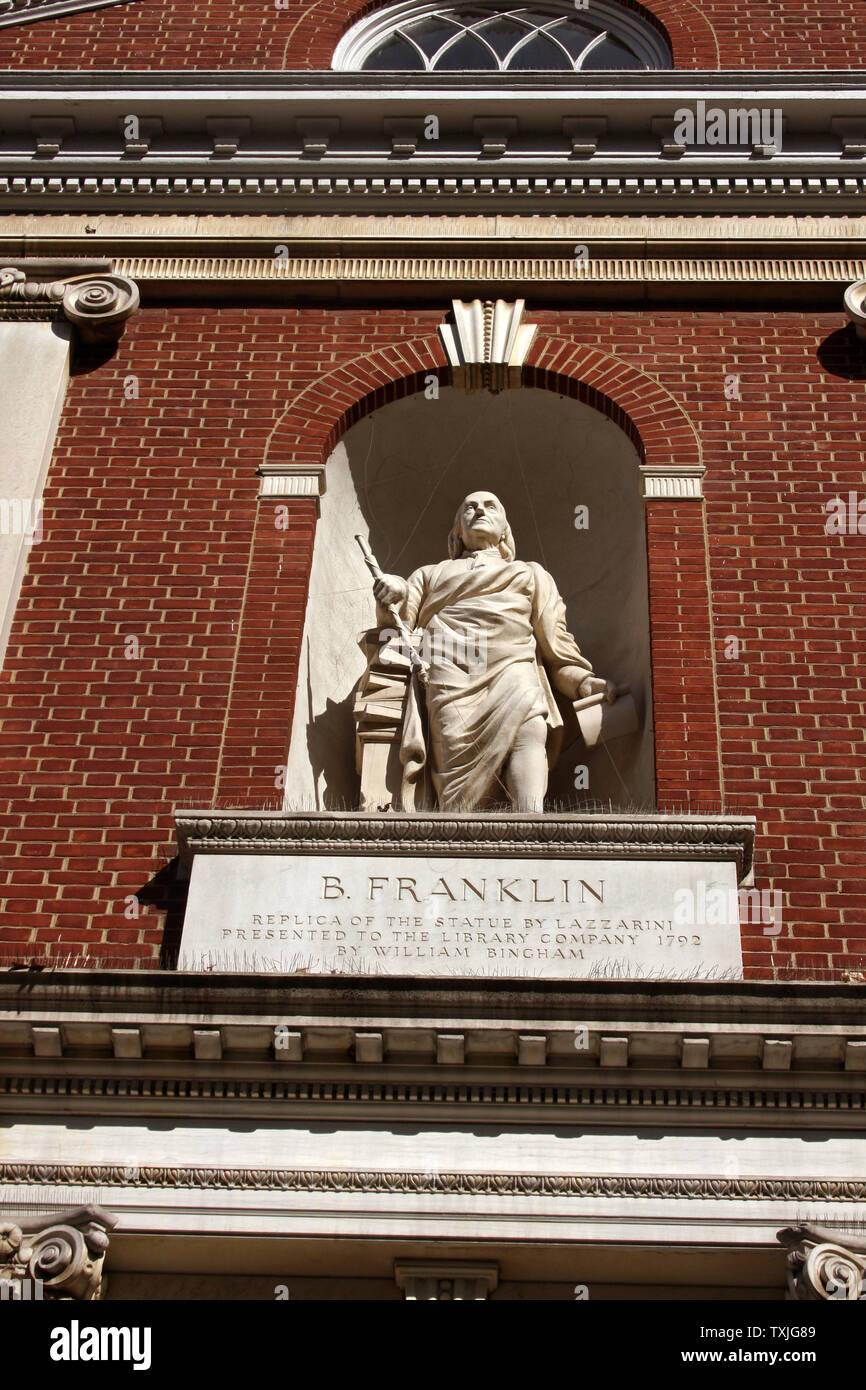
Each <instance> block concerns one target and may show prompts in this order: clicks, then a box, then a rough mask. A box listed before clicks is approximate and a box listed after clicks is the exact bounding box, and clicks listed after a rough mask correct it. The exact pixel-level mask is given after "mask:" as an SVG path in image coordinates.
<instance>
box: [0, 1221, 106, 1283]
mask: <svg viewBox="0 0 866 1390" xmlns="http://www.w3.org/2000/svg"><path fill="white" fill-rule="evenodd" d="M116 1225H117V1218H116V1217H115V1216H112V1214H111V1213H110V1212H108V1211H105V1210H104V1208H102V1207H98V1206H89V1207H77V1208H76V1209H75V1210H74V1211H64V1212H58V1213H56V1214H55V1215H52V1216H47V1217H38V1218H35V1219H30V1220H19V1222H18V1223H17V1224H16V1223H15V1222H14V1221H7V1222H3V1223H0V1280H2V1281H3V1283H4V1286H5V1289H4V1292H5V1291H7V1290H8V1291H9V1292H10V1293H11V1296H12V1297H13V1298H25V1299H28V1298H34V1297H35V1298H37V1299H48V1300H77V1301H83V1302H91V1301H93V1300H94V1299H100V1298H102V1297H103V1296H104V1293H105V1278H104V1274H103V1266H104V1263H105V1256H106V1253H107V1251H108V1239H109V1232H110V1231H112V1230H113V1229H114V1227H115V1226H116Z"/></svg>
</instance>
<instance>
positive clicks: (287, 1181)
mask: <svg viewBox="0 0 866 1390" xmlns="http://www.w3.org/2000/svg"><path fill="white" fill-rule="evenodd" d="M0 1183H7V1184H12V1183H14V1184H30V1185H32V1186H36V1187H39V1186H45V1187H48V1186H55V1185H57V1184H61V1183H67V1184H73V1185H76V1186H82V1185H91V1184H92V1185H94V1186H100V1187H102V1186H106V1187H108V1186H120V1187H127V1188H160V1187H169V1188H217V1189H222V1190H228V1191H238V1190H240V1191H263V1192H364V1193H370V1192H385V1193H389V1192H390V1193H400V1192H405V1193H410V1194H411V1193H421V1192H425V1193H427V1192H429V1193H434V1192H447V1193H454V1194H459V1195H466V1196H479V1197H483V1196H491V1197H609V1198H615V1199H617V1200H619V1199H621V1198H624V1197H632V1198H636V1199H641V1198H652V1197H663V1198H668V1199H670V1200H672V1201H682V1200H686V1201H741V1202H742V1201H746V1202H773V1201H776V1202H798V1201H799V1202H811V1201H821V1202H846V1203H849V1202H863V1201H866V1180H861V1179H855V1178H848V1179H842V1180H838V1179H833V1178H770V1177H753V1178H728V1177H697V1178H685V1177H667V1176H657V1175H655V1174H654V1175H651V1176H649V1175H645V1174H641V1175H634V1176H632V1175H627V1174H588V1173H580V1174H574V1173H543V1174H535V1173H431V1172H421V1173H416V1172H400V1171H390V1172H386V1171H372V1170H366V1171H364V1170H354V1169H312V1168H181V1167H165V1168H163V1167H153V1166H150V1165H130V1166H123V1165H122V1164H101V1163H93V1164H90V1163H88V1164H83V1163H2V1164H0Z"/></svg>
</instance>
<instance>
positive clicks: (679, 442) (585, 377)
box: [524, 334, 701, 465]
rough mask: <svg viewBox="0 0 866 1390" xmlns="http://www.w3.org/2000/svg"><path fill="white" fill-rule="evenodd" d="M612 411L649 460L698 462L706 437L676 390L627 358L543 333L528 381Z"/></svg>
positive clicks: (532, 355) (531, 359) (535, 348)
mask: <svg viewBox="0 0 866 1390" xmlns="http://www.w3.org/2000/svg"><path fill="white" fill-rule="evenodd" d="M563 384H564V386H565V393H566V394H567V395H572V396H575V397H577V399H579V400H583V401H585V402H586V403H587V404H589V405H592V406H594V407H595V408H596V409H597V410H602V411H603V412H604V414H605V415H609V416H610V418H611V419H612V420H613V421H614V423H615V424H617V425H619V427H620V429H622V430H624V431H625V433H626V434H627V435H628V436H629V438H630V439H631V441H632V443H633V444H634V446H635V448H636V449H637V451H638V453H639V454H640V455H641V460H642V462H644V463H648V464H678V465H685V464H691V465H696V464H700V463H701V443H700V439H699V437H698V433H697V430H696V429H695V427H694V425H693V424H692V421H691V420H690V418H689V416H688V415H687V414H686V412H685V410H684V409H683V407H682V406H681V405H680V403H679V401H678V400H677V399H676V397H675V396H672V395H671V393H670V391H668V390H667V388H666V387H664V386H662V384H661V382H660V381H659V380H658V379H657V378H656V377H654V376H650V375H649V374H648V373H647V372H644V371H641V370H640V368H638V367H636V366H634V364H633V363H632V362H629V361H628V359H627V358H624V357H616V356H614V355H613V353H610V352H602V351H601V350H600V349H599V348H594V347H591V346H589V345H588V344H586V343H575V342H574V341H572V340H570V339H568V338H556V337H553V336H547V335H546V334H541V335H540V336H539V337H538V338H536V340H535V342H534V344H533V346H532V351H531V353H530V355H529V365H528V366H527V367H526V368H524V385H526V386H547V387H550V388H552V389H553V390H562V389H563Z"/></svg>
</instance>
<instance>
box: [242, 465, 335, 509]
mask: <svg viewBox="0 0 866 1390" xmlns="http://www.w3.org/2000/svg"><path fill="white" fill-rule="evenodd" d="M258 472H259V478H260V479H261V482H260V484H259V500H261V499H262V498H265V497H270V498H274V499H277V498H282V497H296V498H297V497H312V498H314V499H315V502H316V515H317V516H318V514H319V498H320V497H321V496H323V494H324V491H325V465H324V464H322V465H321V467H319V468H316V467H311V466H307V467H305V468H294V467H292V465H291V464H289V463H263V464H261V466H260V467H259V470H258Z"/></svg>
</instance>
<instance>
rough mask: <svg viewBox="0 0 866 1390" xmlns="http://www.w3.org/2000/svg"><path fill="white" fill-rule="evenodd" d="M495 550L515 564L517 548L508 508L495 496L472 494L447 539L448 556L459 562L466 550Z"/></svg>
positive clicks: (481, 493) (464, 499) (465, 499)
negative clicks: (506, 513) (488, 547)
mask: <svg viewBox="0 0 866 1390" xmlns="http://www.w3.org/2000/svg"><path fill="white" fill-rule="evenodd" d="M487 546H495V547H496V548H497V549H498V550H499V554H500V555H501V556H502V558H503V560H513V559H514V556H515V553H516V548H515V545H514V537H513V536H512V534H511V527H510V526H509V525H508V517H507V516H506V515H505V508H504V507H503V505H502V503H501V502H500V500H499V498H498V497H497V496H496V495H495V493H492V492H470V493H469V495H468V497H464V498H463V501H462V502H461V503H460V506H459V507H458V508H457V515H456V516H455V518H454V525H453V526H452V527H451V534H450V536H449V537H448V554H449V556H450V557H451V559H452V560H459V559H460V556H461V555H462V554H463V552H464V550H482V549H484V548H485V547H487Z"/></svg>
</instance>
